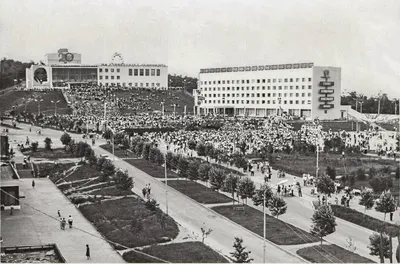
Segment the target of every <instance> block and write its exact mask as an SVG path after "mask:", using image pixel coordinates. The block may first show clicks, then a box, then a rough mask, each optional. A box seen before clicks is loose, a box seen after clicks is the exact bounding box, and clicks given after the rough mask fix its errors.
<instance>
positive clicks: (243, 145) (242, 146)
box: [238, 141, 247, 156]
mask: <svg viewBox="0 0 400 264" xmlns="http://www.w3.org/2000/svg"><path fill="white" fill-rule="evenodd" d="M238 148H239V149H240V152H241V153H242V155H243V156H245V155H246V149H247V144H246V141H242V142H240V143H239V144H238Z"/></svg>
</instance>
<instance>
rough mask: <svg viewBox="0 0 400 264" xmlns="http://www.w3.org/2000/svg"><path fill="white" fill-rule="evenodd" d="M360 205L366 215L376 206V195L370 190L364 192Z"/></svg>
mask: <svg viewBox="0 0 400 264" xmlns="http://www.w3.org/2000/svg"><path fill="white" fill-rule="evenodd" d="M359 204H360V205H363V206H364V214H365V212H366V211H367V209H371V208H372V207H373V206H374V193H373V192H372V191H370V190H366V191H363V192H362V193H361V199H360V202H359Z"/></svg>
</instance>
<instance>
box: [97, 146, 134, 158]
mask: <svg viewBox="0 0 400 264" xmlns="http://www.w3.org/2000/svg"><path fill="white" fill-rule="evenodd" d="M100 148H102V149H104V150H106V151H108V152H110V154H112V144H104V145H101V146H100ZM114 154H115V156H117V157H118V158H136V156H135V155H134V154H133V153H132V152H129V151H126V150H123V149H120V148H119V147H118V146H115V147H114Z"/></svg>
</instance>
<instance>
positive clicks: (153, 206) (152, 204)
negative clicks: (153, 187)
mask: <svg viewBox="0 0 400 264" xmlns="http://www.w3.org/2000/svg"><path fill="white" fill-rule="evenodd" d="M145 205H146V208H147V209H149V210H150V211H152V212H155V211H156V210H157V209H158V208H159V207H160V205H159V204H158V202H157V200H156V199H151V200H147V201H146V203H145Z"/></svg>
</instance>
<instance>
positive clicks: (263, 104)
mask: <svg viewBox="0 0 400 264" xmlns="http://www.w3.org/2000/svg"><path fill="white" fill-rule="evenodd" d="M198 79H199V83H198V89H197V91H195V92H194V95H195V106H196V113H197V114H200V115H203V114H226V115H237V116H255V117H265V116H269V115H281V114H283V113H286V114H289V115H292V116H298V117H302V118H307V119H310V118H312V119H315V118H319V119H321V120H322V119H340V118H342V117H343V113H341V111H340V93H341V91H340V89H341V69H340V68H338V67H328V66H327V67H323V66H314V63H294V64H280V65H263V66H247V67H227V68H212V69H201V70H200V73H199V78H198Z"/></svg>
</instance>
